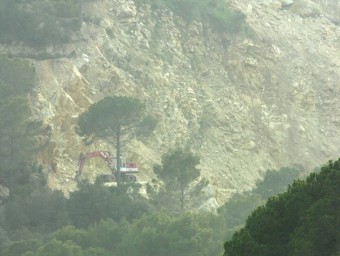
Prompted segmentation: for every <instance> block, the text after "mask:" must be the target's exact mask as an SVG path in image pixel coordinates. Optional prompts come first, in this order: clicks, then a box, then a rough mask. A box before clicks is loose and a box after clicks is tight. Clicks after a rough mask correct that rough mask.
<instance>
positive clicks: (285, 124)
mask: <svg viewBox="0 0 340 256" xmlns="http://www.w3.org/2000/svg"><path fill="white" fill-rule="evenodd" d="M231 2H232V4H233V6H234V7H235V8H237V9H239V10H240V11H242V12H243V13H244V14H245V15H246V17H247V23H248V25H249V26H250V27H251V29H252V33H249V35H237V36H234V37H232V38H231V37H230V36H228V35H227V34H223V33H216V32H214V30H213V29H211V28H209V27H208V26H207V25H206V24H202V23H201V22H200V21H193V22H191V23H190V24H189V25H187V24H185V22H184V21H183V20H181V19H180V18H179V17H177V16H176V15H174V14H173V13H172V12H170V11H169V10H165V9H164V10H159V11H152V10H151V9H150V8H149V7H148V6H143V7H142V8H137V7H136V5H135V4H134V2H133V1H131V0H130V1H126V0H110V1H109V0H100V1H99V0H98V1H89V2H87V3H86V4H85V6H84V24H83V26H82V30H81V32H80V33H79V35H75V37H74V41H73V42H72V43H71V44H68V45H55V46H51V47H49V48H48V49H47V53H48V54H49V56H57V55H58V56H63V57H60V58H49V59H45V60H32V61H33V62H34V64H35V66H36V71H37V77H38V82H39V86H38V88H37V89H36V92H35V93H34V94H32V95H31V102H32V107H33V109H34V113H35V115H36V116H37V117H38V118H40V119H42V120H44V123H45V124H46V125H49V126H50V127H51V135H50V137H49V138H47V139H48V141H49V143H48V146H47V147H46V149H45V151H44V152H42V153H41V155H40V156H39V161H40V162H41V163H43V164H44V166H45V167H46V168H47V169H48V170H49V185H50V187H51V188H54V189H61V190H63V191H64V192H65V193H66V194H67V193H68V192H69V191H72V190H74V189H75V188H76V183H75V181H74V180H73V178H74V175H75V172H76V170H77V161H78V155H79V153H80V152H84V151H90V150H94V149H95V150H109V151H113V150H114V149H113V148H112V146H111V145H109V144H108V143H107V142H105V141H101V142H97V143H95V144H94V145H91V146H85V145H84V144H82V142H81V138H79V137H78V136H77V135H76V134H75V132H74V124H75V123H76V119H77V116H78V114H79V113H81V112H82V111H84V110H86V108H87V107H88V106H89V105H90V104H91V103H93V102H96V101H98V100H100V99H101V98H103V97H104V96H108V95H128V96H132V97H137V98H139V99H141V100H142V101H143V102H145V104H146V106H147V110H148V111H149V112H150V113H153V114H154V115H156V116H157V118H158V120H159V124H158V127H157V129H156V130H155V131H154V133H153V135H152V136H151V137H150V138H149V139H147V140H143V141H140V140H134V141H131V143H130V144H129V145H128V147H127V148H126V149H125V150H124V154H125V155H126V156H128V157H129V158H132V159H133V160H135V161H137V162H138V164H139V166H140V174H138V179H139V180H140V181H142V182H143V184H145V183H146V182H150V181H151V179H152V178H154V174H153V171H152V166H153V164H155V163H158V162H159V161H160V158H161V155H162V153H164V152H166V151H167V150H168V149H169V148H172V147H174V146H176V145H178V144H180V145H187V144H188V145H191V147H192V149H193V150H194V151H195V152H197V153H199V154H200V156H201V165H200V168H201V170H202V177H201V179H203V178H204V179H206V180H208V181H209V184H208V185H207V186H206V187H204V189H203V190H202V191H201V193H200V194H199V200H200V201H201V202H200V203H199V204H198V205H197V207H202V208H206V209H208V210H213V209H215V208H216V207H217V206H218V205H221V204H222V203H223V202H225V201H226V200H227V199H228V197H229V196H230V194H231V193H233V192H235V191H241V190H246V189H250V188H251V187H252V186H254V184H255V182H256V180H257V179H260V178H261V177H262V176H263V173H264V171H265V170H266V169H269V168H280V167H282V166H297V167H303V168H306V170H310V169H311V168H313V167H315V166H318V165H320V164H322V163H324V162H325V161H327V160H328V159H334V158H337V157H338V156H339V153H340V148H339V145H340V129H339V127H340V101H339V97H340V84H339V80H340V27H339V26H338V25H337V24H338V23H339V20H340V14H339V13H340V11H339V8H340V7H339V4H338V2H337V1H336V0H329V1H325V0H324V1H322V0H319V1H307V0H306V1H288V0H286V1H285V0H281V1H270V0H267V1H265V0H262V1H255V0H242V1H240V0H232V1H231ZM11 51H12V52H15V51H19V50H18V48H15V47H14V48H13V49H11ZM20 51H21V53H27V54H31V50H30V49H22V48H21V49H20ZM108 172H109V170H108V169H107V168H106V167H105V165H104V164H103V163H101V162H100V161H96V160H91V161H88V162H87V165H86V167H85V170H84V175H85V176H86V177H88V178H89V179H93V178H94V177H95V175H96V174H97V173H108Z"/></svg>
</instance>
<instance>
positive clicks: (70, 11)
mask: <svg viewBox="0 0 340 256" xmlns="http://www.w3.org/2000/svg"><path fill="white" fill-rule="evenodd" d="M79 17H80V1H78V0H50V1H44V0H33V1H26V0H17V1H13V0H0V31H1V33H0V40H1V41H2V42H11V41H22V42H24V43H27V44H29V45H31V46H34V47H39V46H44V45H47V44H52V43H53V44H57V43H63V42H67V41H68V40H69V39H70V36H71V32H72V31H76V30H78V29H79V28H80V20H79Z"/></svg>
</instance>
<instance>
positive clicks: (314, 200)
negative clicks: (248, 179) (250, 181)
mask: <svg viewBox="0 0 340 256" xmlns="http://www.w3.org/2000/svg"><path fill="white" fill-rule="evenodd" d="M339 184H340V159H339V160H338V161H336V162H334V163H333V162H329V164H328V165H327V166H324V167H323V168H322V169H321V172H320V173H319V174H316V173H312V174H311V175H310V176H309V177H308V178H307V179H306V180H305V181H302V180H297V181H295V182H294V183H293V184H292V185H291V186H290V187H289V189H288V191H287V192H285V193H283V194H281V195H279V196H275V197H270V198H269V200H268V201H267V203H266V205H265V206H261V207H259V208H257V209H256V210H255V211H254V212H253V213H252V214H251V216H250V217H249V218H248V219H247V221H246V225H245V227H244V228H243V229H241V230H240V231H239V232H237V233H235V234H234V236H233V238H232V240H230V241H228V242H226V243H225V245H224V247H225V255H226V256H236V255H237V256H242V255H254V256H256V255H259V256H260V255H261V256H271V255H273V256H274V255H275V256H280V255H282V256H286V255H289V256H297V255H311V256H312V255H315V256H317V255H318V256H323V255H324V256H332V255H336V253H339V248H340V240H339V238H340V219H339V218H340V186H339Z"/></svg>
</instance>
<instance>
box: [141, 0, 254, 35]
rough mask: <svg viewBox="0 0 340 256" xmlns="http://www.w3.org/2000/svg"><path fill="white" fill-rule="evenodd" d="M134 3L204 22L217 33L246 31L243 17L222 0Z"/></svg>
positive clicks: (169, 0)
mask: <svg viewBox="0 0 340 256" xmlns="http://www.w3.org/2000/svg"><path fill="white" fill-rule="evenodd" d="M135 3H136V4H137V5H141V4H149V5H151V6H152V7H153V8H169V9H170V10H172V11H173V12H174V13H175V14H177V15H179V16H181V17H182V18H184V19H186V20H188V21H190V20H193V19H196V20H203V21H206V22H208V23H210V24H211V25H212V26H213V27H214V28H215V29H216V30H218V31H224V32H229V33H237V32H245V31H246V30H247V29H248V27H247V26H246V22H245V16H244V15H243V14H242V13H241V12H239V11H236V10H234V9H232V8H231V7H230V5H229V4H228V3H227V2H226V1H223V0H213V1H212V0H136V1H135Z"/></svg>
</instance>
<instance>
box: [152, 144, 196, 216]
mask: <svg viewBox="0 0 340 256" xmlns="http://www.w3.org/2000/svg"><path fill="white" fill-rule="evenodd" d="M199 163H200V158H199V156H198V155H194V154H193V153H191V152H190V151H188V150H183V149H180V148H177V149H175V150H172V151H170V152H168V153H166V154H165V155H164V156H163V157H162V165H156V166H154V172H155V173H156V174H157V176H158V177H159V178H160V179H161V180H163V182H164V184H165V187H166V192H167V193H170V192H172V191H179V192H180V196H179V198H180V199H179V200H180V208H181V210H182V211H183V209H184V201H185V200H184V199H185V189H186V188H187V186H188V185H189V183H190V182H192V181H193V180H195V179H196V178H197V177H199V175H200V169H198V168H197V165H198V164H199Z"/></svg>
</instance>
